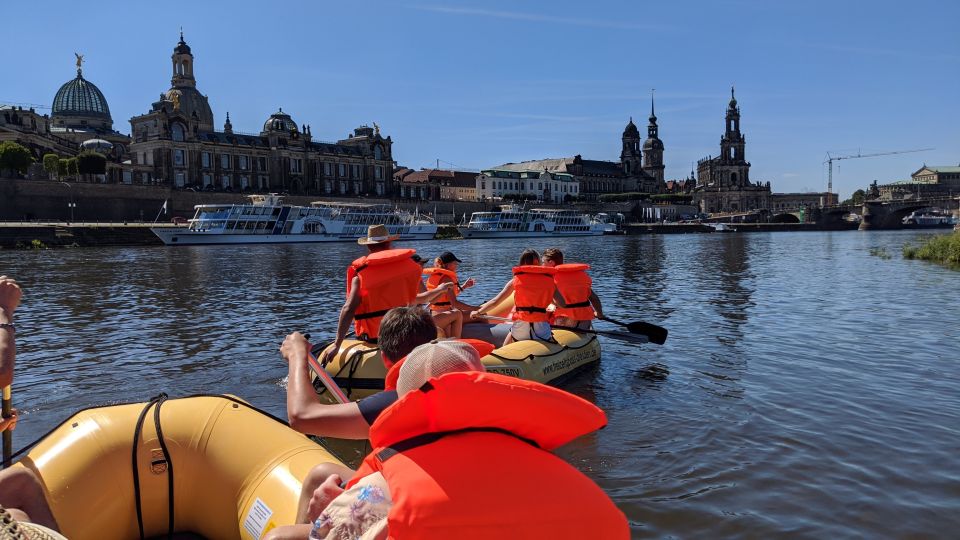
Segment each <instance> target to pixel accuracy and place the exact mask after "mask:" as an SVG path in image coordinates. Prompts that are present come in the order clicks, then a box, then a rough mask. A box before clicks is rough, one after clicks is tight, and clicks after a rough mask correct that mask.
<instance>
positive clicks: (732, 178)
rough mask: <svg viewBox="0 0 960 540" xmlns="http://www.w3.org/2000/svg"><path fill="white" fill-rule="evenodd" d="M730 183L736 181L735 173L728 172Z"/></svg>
mask: <svg viewBox="0 0 960 540" xmlns="http://www.w3.org/2000/svg"><path fill="white" fill-rule="evenodd" d="M730 183H731V184H736V183H737V173H730Z"/></svg>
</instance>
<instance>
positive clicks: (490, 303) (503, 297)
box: [470, 279, 513, 318]
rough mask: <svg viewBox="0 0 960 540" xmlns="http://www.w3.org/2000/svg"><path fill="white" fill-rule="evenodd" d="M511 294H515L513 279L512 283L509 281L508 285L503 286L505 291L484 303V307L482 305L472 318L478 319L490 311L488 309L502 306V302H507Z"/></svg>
mask: <svg viewBox="0 0 960 540" xmlns="http://www.w3.org/2000/svg"><path fill="white" fill-rule="evenodd" d="M511 293H513V280H512V279H511V280H510V281H508V282H507V284H506V285H504V286H503V290H502V291H500V292H499V293H498V294H497V295H496V296H494V297H493V298H491V299H490V300H487V301H486V302H484V303H483V305H481V306H480V308H479V309H477V310H476V311H474V312H473V313H471V314H470V316H471V317H473V318H476V317H478V316H480V315H485V314H486V313H487V310H488V309H490V308H492V307H494V306H496V305H498V304H500V302H503V301H504V300H506V299H507V297H508V296H510V294H511Z"/></svg>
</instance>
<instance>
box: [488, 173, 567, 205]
mask: <svg viewBox="0 0 960 540" xmlns="http://www.w3.org/2000/svg"><path fill="white" fill-rule="evenodd" d="M581 185H582V184H581V182H580V181H579V180H577V178H576V177H575V176H574V175H572V174H569V173H562V172H550V171H548V170H542V171H537V170H527V171H516V170H509V169H486V170H483V171H481V172H480V175H479V176H477V177H476V186H477V188H476V196H477V199H476V200H480V201H488V200H496V199H507V200H509V199H514V200H518V199H530V200H535V201H543V202H547V203H554V204H561V203H569V202H572V201H574V200H576V199H577V197H578V196H579V193H580V187H581Z"/></svg>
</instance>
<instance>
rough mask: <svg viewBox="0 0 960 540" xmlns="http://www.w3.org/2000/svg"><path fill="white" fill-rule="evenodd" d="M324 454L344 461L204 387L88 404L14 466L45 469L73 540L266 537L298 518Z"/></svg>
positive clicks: (54, 505) (55, 507) (50, 496)
mask: <svg viewBox="0 0 960 540" xmlns="http://www.w3.org/2000/svg"><path fill="white" fill-rule="evenodd" d="M158 407H159V412H157V411H158ZM155 415H156V416H155ZM131 456H133V459H131ZM324 462H332V463H338V464H340V462H339V461H338V460H337V459H336V458H335V457H334V456H333V455H332V454H330V453H329V452H327V451H326V450H325V449H324V448H322V447H321V446H319V445H317V444H316V443H314V442H313V441H311V440H310V439H308V438H307V437H306V436H305V435H303V434H301V433H297V432H296V431H294V430H292V429H290V428H289V427H288V426H287V425H286V424H285V423H283V422H282V421H280V420H278V419H276V418H273V417H271V416H269V415H267V414H266V413H263V412H261V411H259V410H257V409H254V408H253V407H251V406H250V405H247V404H246V403H245V402H243V401H242V400H239V399H237V398H233V397H230V396H195V397H188V398H181V399H170V400H166V401H162V402H161V403H155V402H153V401H151V402H150V403H134V404H126V405H115V406H105V407H93V408H89V409H84V410H82V411H80V412H78V413H76V414H74V415H73V416H72V417H70V418H69V419H67V420H66V421H65V422H63V423H62V424H60V426H58V427H57V428H56V429H55V430H54V431H52V432H51V433H50V434H48V435H47V436H45V437H44V438H43V439H42V440H41V441H40V442H39V443H38V444H37V445H36V447H34V448H33V449H32V450H31V451H30V452H29V454H27V455H26V456H25V457H24V458H23V459H21V460H20V462H19V463H17V464H16V465H14V467H27V468H29V469H32V470H33V471H34V472H36V473H37V475H38V476H39V477H40V479H41V481H42V484H43V485H44V488H45V491H46V496H47V500H48V502H49V503H50V506H51V509H52V511H53V514H54V516H55V517H56V519H57V522H58V523H59V525H60V528H61V530H62V532H63V534H64V536H66V537H67V538H70V539H72V540H84V539H101V540H110V539H118V540H121V539H128V538H143V537H148V538H150V537H159V536H165V535H167V534H168V533H172V532H177V533H194V534H199V535H201V536H202V537H204V538H224V539H232V538H239V539H244V540H258V539H259V538H260V537H262V536H263V535H264V534H265V533H266V532H267V531H269V530H270V529H272V528H273V527H275V526H279V525H288V524H291V523H293V522H294V519H295V513H296V511H297V501H298V498H299V495H300V485H301V482H302V480H303V478H304V477H305V476H306V474H307V473H308V472H309V471H310V469H311V468H312V467H313V466H315V465H317V464H320V463H324ZM171 488H172V491H171ZM138 502H139V504H138ZM138 514H139V515H141V516H142V521H139V520H138ZM141 527H142V529H141Z"/></svg>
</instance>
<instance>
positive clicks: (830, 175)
mask: <svg viewBox="0 0 960 540" xmlns="http://www.w3.org/2000/svg"><path fill="white" fill-rule="evenodd" d="M928 150H936V148H918V149H916V150H895V151H893V152H877V153H875V154H861V153H860V152H857V153H856V155H851V156H836V157H834V156H831V155H830V152H827V160H826V161H824V163H826V164H827V168H828V169H829V173H828V174H827V197H828V198H829V199H830V201H829V203H830V204H832V203H833V162H834V161H840V160H841V159H859V158H868V157H877V156H892V155H893V154H910V153H913V152H926V151H928Z"/></svg>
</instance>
